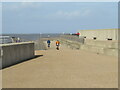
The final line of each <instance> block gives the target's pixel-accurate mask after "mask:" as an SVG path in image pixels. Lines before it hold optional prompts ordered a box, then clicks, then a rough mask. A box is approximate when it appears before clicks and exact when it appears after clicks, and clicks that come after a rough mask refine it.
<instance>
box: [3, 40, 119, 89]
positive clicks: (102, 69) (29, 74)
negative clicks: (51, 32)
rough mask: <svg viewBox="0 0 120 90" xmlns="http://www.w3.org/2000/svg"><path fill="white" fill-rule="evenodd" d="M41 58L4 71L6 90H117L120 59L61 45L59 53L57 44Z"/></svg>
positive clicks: (52, 44) (37, 53)
mask: <svg viewBox="0 0 120 90" xmlns="http://www.w3.org/2000/svg"><path fill="white" fill-rule="evenodd" d="M45 43H46V42H45ZM41 54H42V55H43V56H42V57H37V58H34V59H32V60H30V61H27V62H24V63H20V64H17V65H14V66H13V67H9V68H6V69H3V71H2V75H3V77H2V80H3V81H2V83H3V84H2V86H3V88H118V58H117V57H113V56H105V55H100V54H95V53H91V52H85V51H82V50H72V49H70V48H67V47H66V46H65V45H62V44H60V50H56V45H55V42H54V41H53V42H51V47H50V48H48V50H39V51H36V55H41ZM63 90H64V89H63ZM80 90H81V89H80ZM85 90H86V89H85ZM88 90H89V89H88Z"/></svg>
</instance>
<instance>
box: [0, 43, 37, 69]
mask: <svg viewBox="0 0 120 90" xmlns="http://www.w3.org/2000/svg"><path fill="white" fill-rule="evenodd" d="M1 47H2V49H1V52H2V53H1V57H2V59H1V60H2V61H0V62H1V63H2V68H4V67H7V66H10V65H13V64H16V63H19V62H22V61H24V60H27V59H30V58H33V57H34V56H35V55H34V43H32V42H22V43H11V44H4V45H1Z"/></svg>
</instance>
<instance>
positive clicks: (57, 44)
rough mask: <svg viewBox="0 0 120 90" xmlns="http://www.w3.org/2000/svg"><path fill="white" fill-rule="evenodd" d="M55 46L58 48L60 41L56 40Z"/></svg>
mask: <svg viewBox="0 0 120 90" xmlns="http://www.w3.org/2000/svg"><path fill="white" fill-rule="evenodd" d="M56 46H57V48H56V49H57V50H59V46H60V42H59V40H57V41H56Z"/></svg>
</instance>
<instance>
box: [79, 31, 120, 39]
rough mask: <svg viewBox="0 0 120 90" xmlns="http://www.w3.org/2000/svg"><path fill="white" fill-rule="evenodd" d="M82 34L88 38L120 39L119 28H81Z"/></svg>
mask: <svg viewBox="0 0 120 90" xmlns="http://www.w3.org/2000/svg"><path fill="white" fill-rule="evenodd" d="M79 33H80V35H79V37H80V36H84V38H86V39H94V40H95V39H96V40H118V29H96V30H80V31H79Z"/></svg>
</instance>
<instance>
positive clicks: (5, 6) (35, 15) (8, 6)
mask: <svg viewBox="0 0 120 90" xmlns="http://www.w3.org/2000/svg"><path fill="white" fill-rule="evenodd" d="M117 23H118V3H117V2H56V3H55V2H37V3H35V2H19V3H18V2H9V3H8V2H4V3H2V30H3V33H62V32H66V33H74V32H77V31H78V30H83V29H84V30H85V29H107V28H108V29H109V28H117V27H118V24H117Z"/></svg>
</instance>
